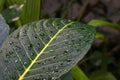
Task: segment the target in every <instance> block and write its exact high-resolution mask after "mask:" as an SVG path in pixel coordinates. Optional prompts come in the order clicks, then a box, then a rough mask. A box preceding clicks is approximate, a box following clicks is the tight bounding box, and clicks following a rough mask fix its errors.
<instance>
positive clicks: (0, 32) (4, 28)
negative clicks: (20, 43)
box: [0, 14, 9, 47]
mask: <svg viewBox="0 0 120 80" xmlns="http://www.w3.org/2000/svg"><path fill="white" fill-rule="evenodd" d="M8 33H9V26H8V25H7V24H6V22H5V20H4V18H3V17H2V15H1V14H0V47H1V45H2V43H3V41H4V40H5V38H6V37H7V35H8Z"/></svg>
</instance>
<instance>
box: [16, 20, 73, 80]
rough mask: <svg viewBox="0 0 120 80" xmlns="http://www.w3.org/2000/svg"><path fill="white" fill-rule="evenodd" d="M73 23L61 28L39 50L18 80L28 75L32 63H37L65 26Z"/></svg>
mask: <svg viewBox="0 0 120 80" xmlns="http://www.w3.org/2000/svg"><path fill="white" fill-rule="evenodd" d="M73 23H74V22H70V23H68V24H66V25H65V26H64V27H63V28H61V29H60V30H59V31H58V32H57V33H56V34H55V35H54V36H53V37H52V38H51V39H50V41H49V42H48V43H47V44H46V45H45V47H44V48H43V49H42V50H41V52H40V53H39V54H38V55H37V56H36V57H35V59H34V60H33V61H32V62H31V64H30V65H29V66H28V67H27V68H26V70H25V71H24V72H23V74H22V75H21V76H20V77H19V79H18V80H23V79H24V77H25V75H26V74H27V73H28V71H29V70H30V68H31V67H32V66H33V65H34V63H35V62H36V61H37V59H38V58H39V57H40V55H41V54H42V53H43V52H44V51H45V49H46V48H47V47H48V46H49V45H50V43H51V42H52V41H53V40H54V39H55V38H56V37H57V35H58V34H59V33H60V32H61V31H63V30H64V29H65V28H66V27H67V26H69V25H71V24H73Z"/></svg>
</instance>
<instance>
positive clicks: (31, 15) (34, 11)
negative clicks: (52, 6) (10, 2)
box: [20, 0, 41, 24]
mask: <svg viewBox="0 0 120 80" xmlns="http://www.w3.org/2000/svg"><path fill="white" fill-rule="evenodd" d="M40 9H41V0H26V1H25V3H24V7H23V11H22V13H21V17H20V20H21V22H22V24H26V23H29V22H32V21H36V20H39V17H40Z"/></svg>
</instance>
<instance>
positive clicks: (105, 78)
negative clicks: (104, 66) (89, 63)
mask: <svg viewBox="0 0 120 80" xmlns="http://www.w3.org/2000/svg"><path fill="white" fill-rule="evenodd" d="M90 80H116V78H115V76H114V75H112V74H111V73H110V72H107V71H96V72H94V73H92V75H91V76H90Z"/></svg>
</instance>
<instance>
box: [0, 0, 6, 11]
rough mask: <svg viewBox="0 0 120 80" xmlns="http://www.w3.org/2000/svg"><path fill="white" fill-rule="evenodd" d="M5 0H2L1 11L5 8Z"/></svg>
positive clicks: (0, 0) (0, 3)
mask: <svg viewBox="0 0 120 80" xmlns="http://www.w3.org/2000/svg"><path fill="white" fill-rule="evenodd" d="M4 3H5V0H0V12H1V11H2V10H3V7H4Z"/></svg>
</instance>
